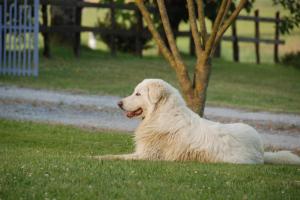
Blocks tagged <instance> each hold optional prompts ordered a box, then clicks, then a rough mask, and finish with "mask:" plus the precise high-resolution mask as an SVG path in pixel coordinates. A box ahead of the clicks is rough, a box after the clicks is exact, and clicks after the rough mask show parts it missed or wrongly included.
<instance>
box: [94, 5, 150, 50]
mask: <svg viewBox="0 0 300 200" xmlns="http://www.w3.org/2000/svg"><path fill="white" fill-rule="evenodd" d="M110 18H111V16H110V12H108V13H106V15H105V17H104V19H98V22H97V25H96V26H98V27H99V28H104V29H111V28H112V25H111V23H110V21H111V20H110ZM115 20H116V23H115V28H114V30H116V32H121V33H126V32H135V31H136V29H137V25H138V23H137V17H136V16H135V13H134V12H130V11H120V10H117V11H116V14H115ZM141 31H142V32H143V33H147V32H148V29H147V28H146V27H143V28H142V30H141ZM96 37H97V39H101V40H102V41H103V42H104V43H105V44H106V45H107V46H108V47H109V48H110V49H111V48H112V45H111V35H110V34H107V33H98V34H96ZM150 40H151V35H150V34H142V37H141V38H140V42H141V48H142V49H147V48H149V47H150V45H149V44H148V42H149V41H150ZM135 41H136V36H135V35H126V34H124V35H122V34H118V35H115V36H114V42H115V47H116V50H117V51H121V52H126V53H134V52H135V51H136V46H135Z"/></svg>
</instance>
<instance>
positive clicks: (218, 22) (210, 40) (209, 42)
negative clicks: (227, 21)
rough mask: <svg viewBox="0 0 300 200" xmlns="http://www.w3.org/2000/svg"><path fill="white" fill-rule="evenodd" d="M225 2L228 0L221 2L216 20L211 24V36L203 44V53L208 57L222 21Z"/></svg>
mask: <svg viewBox="0 0 300 200" xmlns="http://www.w3.org/2000/svg"><path fill="white" fill-rule="evenodd" d="M227 2H228V0H223V1H222V3H221V6H220V8H219V10H218V14H217V17H216V19H215V21H214V24H213V28H212V31H211V34H210V36H209V38H208V40H207V42H206V43H205V53H206V54H208V55H209V54H210V53H211V50H212V48H213V46H214V44H215V39H216V36H217V33H218V31H219V28H220V26H221V23H222V19H223V17H224V14H225V10H226V5H227Z"/></svg>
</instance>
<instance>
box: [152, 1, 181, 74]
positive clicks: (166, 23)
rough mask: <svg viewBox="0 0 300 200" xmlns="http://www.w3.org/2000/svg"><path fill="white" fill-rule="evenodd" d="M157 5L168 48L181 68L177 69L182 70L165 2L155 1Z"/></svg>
mask: <svg viewBox="0 0 300 200" xmlns="http://www.w3.org/2000/svg"><path fill="white" fill-rule="evenodd" d="M157 5H158V9H159V13H160V16H161V21H162V24H163V27H164V30H165V33H166V36H167V39H168V42H169V46H170V48H171V52H172V54H173V56H174V59H175V61H176V62H177V63H178V64H179V65H181V66H178V67H180V68H183V67H184V63H183V61H182V58H181V56H180V54H179V51H178V48H177V46H176V41H175V38H174V34H173V30H172V28H171V26H170V20H169V17H168V15H167V10H166V5H165V1H164V0H157Z"/></svg>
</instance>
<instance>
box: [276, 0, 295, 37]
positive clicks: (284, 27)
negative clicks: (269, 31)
mask: <svg viewBox="0 0 300 200" xmlns="http://www.w3.org/2000/svg"><path fill="white" fill-rule="evenodd" d="M273 3H274V5H281V6H282V7H283V8H284V9H285V10H287V11H289V15H288V16H284V17H282V19H283V21H282V23H280V26H279V27H280V31H281V32H282V33H290V31H291V30H293V29H294V28H295V27H299V24H300V1H299V0H288V1H287V0H273Z"/></svg>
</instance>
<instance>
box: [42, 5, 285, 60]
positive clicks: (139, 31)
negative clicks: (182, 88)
mask: <svg viewBox="0 0 300 200" xmlns="http://www.w3.org/2000/svg"><path fill="white" fill-rule="evenodd" d="M40 4H41V5H42V13H43V17H42V19H43V21H42V23H41V25H40V31H41V32H42V33H43V36H44V47H45V48H44V55H45V56H50V44H49V33H52V32H65V31H66V30H67V31H71V32H75V33H77V34H78V37H77V40H76V41H75V42H74V45H73V50H74V53H75V55H79V50H80V33H81V32H94V33H102V34H109V35H110V37H111V39H110V42H111V45H110V46H111V48H110V50H111V54H113V55H115V54H116V45H115V44H114V43H115V40H114V37H115V36H123V37H129V36H135V37H136V39H135V46H136V50H135V52H136V54H137V55H142V45H141V38H142V37H144V36H150V34H149V32H147V31H143V20H142V16H141V14H140V12H139V10H138V8H137V7H136V6H135V5H133V4H117V3H114V2H113V1H112V2H111V3H91V2H82V1H77V2H69V1H61V0H40ZM49 5H54V6H68V7H76V8H77V9H76V10H77V12H81V9H83V8H99V9H109V10H110V14H111V24H112V26H111V28H101V27H88V26H82V25H81V23H80V21H81V20H77V22H76V23H75V24H74V25H70V26H49V25H48V16H47V6H49ZM116 10H132V11H135V13H136V17H137V19H138V22H139V23H138V26H137V28H136V30H134V31H126V32H124V31H119V30H117V29H115V23H116V21H115V12H116ZM148 10H149V11H150V12H152V13H158V10H157V9H156V8H155V7H153V6H150V7H148ZM237 21H251V22H254V24H255V33H254V37H245V36H238V35H237V30H236V25H235V23H234V24H233V25H232V26H231V28H232V35H231V36H227V35H226V36H223V38H222V41H230V42H232V43H233V60H234V61H239V45H238V44H239V43H240V42H247V43H253V44H254V45H255V55H256V62H257V63H260V44H261V43H265V44H272V45H274V62H278V61H279V58H278V57H279V45H281V44H284V43H285V41H284V40H281V39H280V35H279V24H280V23H281V22H282V20H281V19H280V14H279V12H277V13H276V16H275V18H270V17H260V16H259V11H258V10H256V11H255V16H238V18H237ZM261 22H263V23H274V24H275V31H274V38H273V39H270V38H261V37H260V23H261ZM174 34H175V35H176V37H188V38H191V37H192V36H191V33H190V31H177V32H175V33H174ZM190 54H194V48H193V42H191V43H190Z"/></svg>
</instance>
